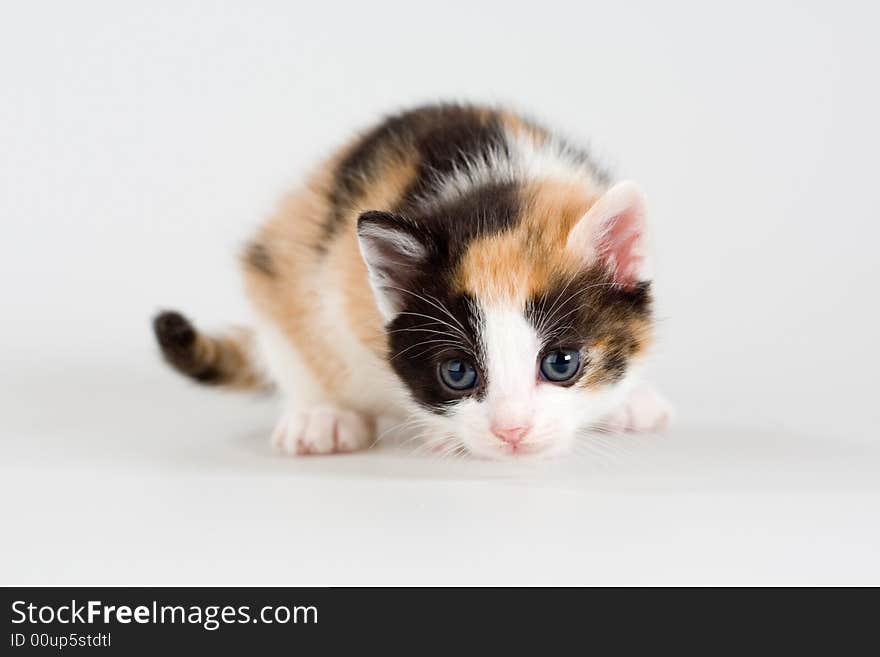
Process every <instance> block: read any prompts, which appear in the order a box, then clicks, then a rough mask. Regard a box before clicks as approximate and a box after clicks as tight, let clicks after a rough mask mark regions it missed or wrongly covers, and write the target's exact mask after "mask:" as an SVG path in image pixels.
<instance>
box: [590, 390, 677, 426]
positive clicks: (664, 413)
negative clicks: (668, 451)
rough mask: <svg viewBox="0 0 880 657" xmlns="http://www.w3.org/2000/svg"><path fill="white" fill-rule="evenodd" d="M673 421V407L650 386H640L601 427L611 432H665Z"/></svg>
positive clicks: (600, 424)
mask: <svg viewBox="0 0 880 657" xmlns="http://www.w3.org/2000/svg"><path fill="white" fill-rule="evenodd" d="M671 421H672V405H671V404H670V403H669V402H668V401H666V398H665V397H663V396H661V395H660V394H659V393H658V392H657V391H656V390H654V389H653V388H652V387H650V386H638V387H636V388H634V389H633V390H632V392H630V394H629V397H627V400H626V402H624V404H623V405H622V406H621V407H620V408H619V409H617V410H616V411H615V412H614V413H612V414H611V415H609V416H607V417H606V418H604V419H603V420H602V422H600V423H599V426H600V427H601V428H603V429H607V430H609V431H616V432H623V431H630V432H633V431H640V432H641V431H663V430H665V429H666V428H667V427H668V426H669V423H670V422H671Z"/></svg>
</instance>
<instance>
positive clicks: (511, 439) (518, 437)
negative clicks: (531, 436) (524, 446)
mask: <svg viewBox="0 0 880 657" xmlns="http://www.w3.org/2000/svg"><path fill="white" fill-rule="evenodd" d="M531 428H532V427H531V426H522V427H500V426H495V425H493V426H492V433H493V434H495V437H496V438H499V439H501V440H503V441H504V442H506V443H509V444H511V445H516V444H518V443H520V442H522V439H523V438H525V437H526V434H527V433H528V432H529V430H530V429H531Z"/></svg>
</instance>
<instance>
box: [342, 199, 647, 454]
mask: <svg viewBox="0 0 880 657" xmlns="http://www.w3.org/2000/svg"><path fill="white" fill-rule="evenodd" d="M613 191H614V190H612V192H613ZM612 192H609V194H611V193H612ZM517 193H518V194H520V195H521V192H519V191H517ZM606 196H607V194H606ZM604 198H605V197H603V199H604ZM639 199H640V197H637V198H636V199H635V200H633V199H632V198H628V199H625V200H626V201H627V203H628V205H627V203H622V202H621V201H620V200H619V199H618V200H617V202H616V203H613V204H611V205H612V208H611V209H612V210H613V212H612V213H611V215H612V216H610V217H604V216H596V215H595V213H593V210H590V211H589V212H586V211H584V209H583V208H579V207H578V206H577V204H569V206H573V207H569V206H566V205H565V204H564V203H561V202H556V203H555V204H554V203H550V204H549V205H550V206H551V207H552V208H553V211H552V212H550V215H549V216H548V217H546V218H547V219H549V220H550V221H551V222H552V223H550V224H549V225H546V224H545V223H542V222H541V221H538V220H536V219H535V218H534V217H533V216H532V217H530V216H528V215H527V213H525V212H524V211H523V210H522V209H521V210H520V211H519V213H516V214H514V213H511V212H509V211H508V212H507V213H506V217H507V219H508V220H510V221H505V222H499V223H500V225H496V226H495V228H496V230H491V231H487V230H486V224H485V217H486V210H487V208H486V207H485V206H480V207H478V209H477V210H478V212H479V215H480V216H481V217H483V218H484V223H483V224H482V228H483V231H482V232H473V231H471V232H469V231H467V230H462V229H461V226H475V225H478V224H477V223H476V222H469V221H468V217H467V215H466V213H467V211H468V209H469V208H468V207H459V208H451V209H449V208H448V209H447V212H455V213H456V214H455V219H456V221H455V222H449V223H446V224H444V223H443V222H442V220H438V219H437V218H419V219H418V220H410V219H403V218H401V217H398V216H395V215H388V214H384V213H366V214H365V215H363V216H362V218H361V220H360V223H359V235H360V239H361V247H362V251H363V254H364V257H365V260H366V261H367V264H368V267H369V271H370V275H371V283H372V285H373V289H374V291H375V292H376V295H377V300H378V302H379V306H380V309H381V310H382V312H383V313H384V314H385V316H386V318H387V319H388V324H387V335H388V346H389V356H388V358H389V363H390V365H391V367H392V368H393V369H394V371H395V372H396V373H397V375H398V376H399V378H400V380H401V381H402V383H403V384H404V385H405V386H406V387H407V389H408V391H409V393H410V396H411V397H412V398H413V400H414V401H415V402H416V404H417V406H418V408H419V409H420V415H421V416H422V419H423V420H424V422H423V423H424V424H425V425H426V426H427V427H428V428H429V431H428V433H429V434H430V435H429V438H430V440H431V441H432V442H433V441H436V442H437V444H438V446H441V448H442V449H450V450H454V449H455V448H456V447H464V448H466V449H467V450H468V451H470V452H471V453H474V454H477V455H481V456H485V457H491V458H521V457H525V456H549V455H554V454H557V453H560V452H563V451H565V450H566V449H567V448H569V447H570V446H571V444H572V443H573V441H574V439H575V436H576V434H577V432H578V431H579V430H580V429H583V428H584V427H586V426H589V425H590V424H593V423H595V422H597V421H598V420H600V419H601V418H602V417H603V416H604V415H606V414H608V413H610V412H611V411H613V410H614V405H615V403H618V402H619V401H620V398H621V394H622V392H623V390H624V388H625V385H626V380H627V373H628V372H629V370H630V369H631V368H632V366H633V364H634V361H636V360H637V359H638V357H639V356H640V355H641V354H642V353H643V351H644V350H645V348H646V346H647V343H648V342H649V340H650V332H651V331H650V329H651V317H650V305H651V304H650V291H649V284H648V283H647V282H645V281H643V280H641V277H640V273H641V271H642V264H643V262H642V260H643V258H642V256H641V255H639V254H637V253H636V252H635V249H636V247H637V246H639V245H640V243H641V233H642V231H641V226H642V224H641V221H640V219H641V216H642V213H641V206H640V205H637V210H638V212H637V213H636V214H635V215H633V214H627V210H628V209H629V208H630V206H631V205H633V204H634V203H637V202H638V201H639ZM551 200H555V199H551ZM612 200H614V199H612ZM493 202H494V209H495V211H496V212H498V210H499V208H498V198H497V196H496V197H495V198H494V199H493ZM605 205H606V206H607V205H608V203H605ZM526 207H527V208H528V209H531V210H534V203H532V204H531V205H529V206H526ZM590 207H593V208H596V209H598V210H601V209H602V207H603V206H602V203H601V202H600V203H595V204H590ZM606 209H607V208H606ZM508 210H509V209H508ZM591 213H593V214H591ZM524 215H525V216H524ZM554 215H558V216H554ZM582 215H583V216H582ZM447 216H448V215H447ZM633 217H636V218H637V219H639V221H635V222H634V221H632V218H633ZM541 218H544V217H543V215H542V217H541ZM511 219H512V220H511ZM554 220H555V221H554ZM627 220H629V223H627V224H626V225H623V226H621V225H615V224H614V222H617V223H618V224H620V223H621V222H625V221H627ZM584 222H586V223H584ZM609 222H611V224H610V226H609ZM597 229H600V230H599V232H598V233H597ZM620 246H622V248H619V247H620Z"/></svg>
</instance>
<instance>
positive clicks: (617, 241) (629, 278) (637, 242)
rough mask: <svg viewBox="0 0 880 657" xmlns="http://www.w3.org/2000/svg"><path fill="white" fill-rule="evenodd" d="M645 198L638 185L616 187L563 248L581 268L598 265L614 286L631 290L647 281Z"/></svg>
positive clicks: (574, 230)
mask: <svg viewBox="0 0 880 657" xmlns="http://www.w3.org/2000/svg"><path fill="white" fill-rule="evenodd" d="M646 228H647V226H646V220H645V197H644V194H642V191H641V190H640V189H639V187H638V185H636V184H635V183H634V182H630V181H624V182H620V183H617V184H616V185H614V186H613V187H612V188H611V189H609V190H608V191H607V192H605V193H604V194H603V195H602V196H601V197H600V198H599V200H598V201H596V202H595V203H594V204H593V207H591V208H590V209H589V210H588V211H587V213H586V214H585V215H584V216H583V217H581V219H580V220H579V221H578V222H577V223H576V224H575V225H574V228H572V229H571V232H570V233H569V234H568V242H567V244H566V248H567V249H568V250H569V251H571V252H573V253H574V254H575V255H577V256H578V257H579V258H581V259H582V261H583V262H584V264H594V263H597V262H598V263H601V264H603V265H604V266H606V267H607V268H608V270H609V271H610V272H611V275H612V277H613V278H614V282H615V283H618V284H619V285H622V286H623V287H634V286H636V285H637V284H638V283H640V282H642V281H647V280H649V279H650V272H649V264H650V263H649V261H648V253H647V230H646Z"/></svg>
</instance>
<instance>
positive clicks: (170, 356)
mask: <svg viewBox="0 0 880 657" xmlns="http://www.w3.org/2000/svg"><path fill="white" fill-rule="evenodd" d="M153 332H154V333H155V334H156V340H157V341H158V342H159V347H160V348H161V350H162V355H163V356H164V357H165V360H166V361H167V362H168V364H169V365H171V366H172V367H173V368H174V369H176V370H177V371H179V372H181V373H182V374H185V375H187V376H189V377H190V378H192V379H195V380H196V381H198V382H199V383H206V384H216V383H223V381H224V379H225V377H224V375H223V372H222V371H221V370H219V369H218V368H217V367H215V366H214V365H213V364H212V363H205V362H202V361H201V360H200V358H199V353H198V349H197V343H198V333H197V331H196V329H195V327H193V325H192V324H191V323H190V321H189V320H188V319H187V318H186V317H184V316H183V315H181V314H180V313H177V312H173V311H165V312H162V313H159V314H158V315H156V317H155V318H154V319H153Z"/></svg>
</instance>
